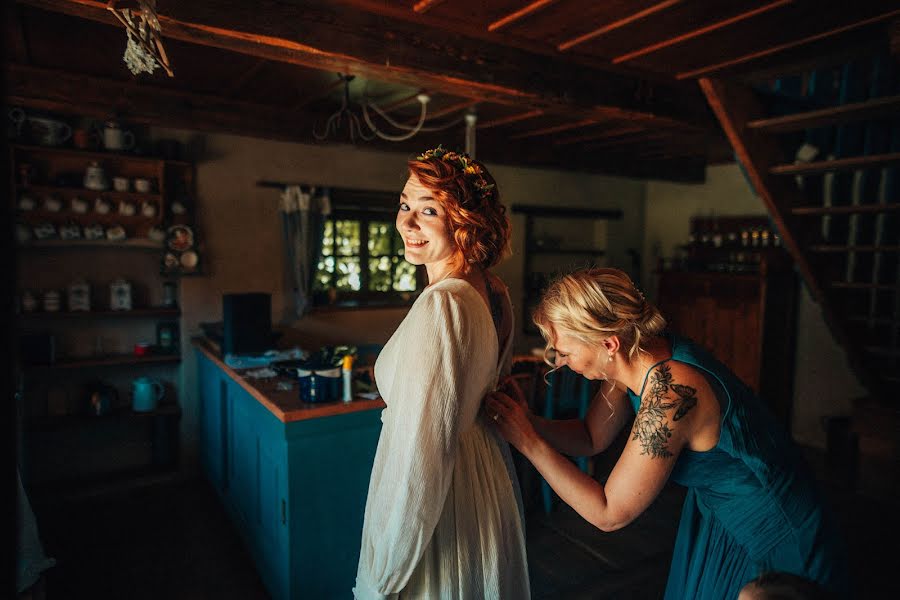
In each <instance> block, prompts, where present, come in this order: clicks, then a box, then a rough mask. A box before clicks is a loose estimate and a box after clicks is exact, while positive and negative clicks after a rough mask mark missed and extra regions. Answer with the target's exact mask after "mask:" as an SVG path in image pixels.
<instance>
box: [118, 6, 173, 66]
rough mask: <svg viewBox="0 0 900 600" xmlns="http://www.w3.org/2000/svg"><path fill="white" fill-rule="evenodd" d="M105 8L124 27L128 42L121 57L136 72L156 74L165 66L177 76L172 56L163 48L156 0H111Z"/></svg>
mask: <svg viewBox="0 0 900 600" xmlns="http://www.w3.org/2000/svg"><path fill="white" fill-rule="evenodd" d="M106 8H107V9H108V10H109V11H110V12H112V13H113V14H114V15H116V18H117V19H119V21H120V22H121V23H122V25H124V26H125V31H126V32H127V34H128V44H127V45H126V46H125V55H124V56H123V57H122V59H123V60H124V61H125V64H126V65H127V66H128V69H129V70H130V71H131V72H132V73H134V74H135V75H137V74H139V73H153V71H155V70H156V68H157V67H162V68H163V69H165V71H166V73H168V75H169V77H174V76H175V74H174V73H173V72H172V69H171V67H170V66H169V57H168V56H166V50H165V48H163V44H162V39H161V38H160V32H161V31H162V28H161V27H160V25H159V19H158V18H157V16H156V0H110V2H109V4H107V5H106Z"/></svg>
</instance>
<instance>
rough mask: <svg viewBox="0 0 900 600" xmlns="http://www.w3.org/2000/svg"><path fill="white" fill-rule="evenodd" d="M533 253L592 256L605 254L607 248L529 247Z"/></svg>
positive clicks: (529, 250)
mask: <svg viewBox="0 0 900 600" xmlns="http://www.w3.org/2000/svg"><path fill="white" fill-rule="evenodd" d="M528 252H530V253H531V254H590V255H592V256H604V255H605V254H606V250H600V249H599V248H555V249H554V248H541V247H538V246H535V247H532V248H529V249H528Z"/></svg>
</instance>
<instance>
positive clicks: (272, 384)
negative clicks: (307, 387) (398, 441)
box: [191, 337, 385, 423]
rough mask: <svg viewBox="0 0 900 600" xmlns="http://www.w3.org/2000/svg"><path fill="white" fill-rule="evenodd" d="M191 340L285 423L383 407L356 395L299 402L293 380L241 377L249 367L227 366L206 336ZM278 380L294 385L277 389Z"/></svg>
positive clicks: (381, 401)
mask: <svg viewBox="0 0 900 600" xmlns="http://www.w3.org/2000/svg"><path fill="white" fill-rule="evenodd" d="M191 343H192V344H193V345H194V346H195V347H196V348H197V349H198V350H199V351H200V352H202V353H203V354H204V355H205V356H206V357H207V358H209V359H210V360H211V361H213V362H214V363H215V364H216V365H217V366H218V367H219V368H220V369H222V371H223V372H225V373H227V374H228V376H229V377H231V378H232V379H234V380H235V381H236V382H237V383H238V384H239V385H240V386H241V387H242V388H244V389H245V390H247V392H248V393H249V394H250V395H251V396H253V397H254V398H256V399H257V400H258V401H259V402H260V404H262V405H263V406H265V407H266V408H268V409H269V411H270V412H271V413H272V414H273V415H275V416H276V417H278V419H279V420H281V421H283V422H285V423H289V422H292V421H303V420H305V419H318V418H320V417H331V416H334V415H343V414H347V413H353V412H357V411H361V410H375V409H382V408H384V407H385V404H384V401H383V400H381V399H378V400H364V399H362V398H359V399H356V400H353V401H352V402H321V403H315V404H311V403H309V402H301V401H300V397H299V396H300V394H299V392H298V387H297V382H296V381H293V380H290V379H288V378H285V377H272V378H271V379H244V377H243V376H241V373H242V372H244V371H249V370H251V369H232V368H231V367H229V366H228V365H226V364H225V363H224V362H223V360H222V358H221V357H220V355H219V353H218V352H217V351H215V350H214V349H213V347H212V346H211V345H210V344H209V342H208V341H207V340H206V338H202V337H201V338H194V339H192V340H191ZM280 381H292V382H293V384H294V387H293V389H292V390H288V391H282V390H278V389H276V386H277V385H278V382H280Z"/></svg>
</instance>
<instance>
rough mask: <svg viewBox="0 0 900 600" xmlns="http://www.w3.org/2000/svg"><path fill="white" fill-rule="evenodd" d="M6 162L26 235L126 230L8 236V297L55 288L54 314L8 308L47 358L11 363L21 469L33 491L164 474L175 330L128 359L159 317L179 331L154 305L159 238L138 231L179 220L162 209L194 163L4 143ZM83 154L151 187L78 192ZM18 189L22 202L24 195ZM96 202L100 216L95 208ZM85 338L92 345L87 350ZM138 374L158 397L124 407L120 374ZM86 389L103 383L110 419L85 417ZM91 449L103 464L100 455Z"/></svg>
mask: <svg viewBox="0 0 900 600" xmlns="http://www.w3.org/2000/svg"><path fill="white" fill-rule="evenodd" d="M11 159H12V165H11V166H12V169H11V171H10V172H11V174H12V178H13V180H12V182H11V186H10V189H11V191H12V194H11V196H10V198H11V203H12V206H11V208H12V210H13V211H14V213H15V216H16V221H17V224H18V225H19V229H21V230H26V231H27V230H28V229H31V230H32V231H33V230H34V228H35V227H37V226H38V225H40V224H41V223H51V224H53V225H55V226H56V227H61V226H62V225H65V224H70V225H71V224H74V225H78V226H79V227H80V228H81V230H82V231H84V228H86V227H88V226H90V225H101V226H103V227H104V228H106V227H110V226H113V225H119V226H121V227H123V228H124V229H125V231H126V239H122V240H110V239H106V238H104V239H91V240H89V239H86V238H84V236H83V235H82V237H80V238H78V239H59V238H58V237H56V238H52V239H38V236H36V235H32V236H31V237H30V239H26V238H27V237H28V236H26V235H23V236H21V237H19V241H18V245H17V247H16V254H17V261H18V269H17V273H18V278H19V281H18V282H17V288H18V291H19V293H20V294H21V293H22V292H23V291H24V290H29V291H31V292H32V293H33V294H34V295H36V296H37V297H38V298H40V296H41V294H42V293H43V292H46V291H47V290H54V289H55V290H60V291H61V292H62V293H61V307H60V310H58V311H45V310H35V311H31V312H20V314H19V315H18V321H19V330H20V333H21V334H22V335H23V336H24V335H29V336H46V337H47V338H49V339H52V340H53V344H52V347H54V348H55V349H56V351H55V354H56V355H57V356H50V357H49V360H46V361H43V360H34V361H32V362H31V363H30V364H25V363H24V360H23V364H22V368H21V370H20V373H21V375H20V377H21V379H20V386H19V387H20V392H21V393H20V397H21V400H20V406H19V413H20V419H19V425H20V428H21V430H22V444H23V454H24V455H25V456H24V459H25V463H24V464H23V475H25V476H26V477H27V478H28V479H29V480H30V482H31V483H32V484H34V485H36V486H38V487H41V488H46V489H66V488H72V489H74V488H75V487H80V484H82V483H84V482H85V481H91V482H94V483H93V484H92V485H94V487H96V486H98V485H101V486H102V485H105V484H112V483H114V482H122V481H124V480H127V479H128V478H134V479H137V478H140V477H142V476H143V475H144V474H147V473H152V474H164V473H174V472H175V471H176V469H177V463H178V453H177V449H178V443H177V442H178V434H177V430H178V422H179V420H180V418H181V409H180V407H179V403H178V382H179V381H180V364H181V352H180V350H181V342H180V339H179V337H180V336H176V337H175V340H174V348H172V350H173V351H172V352H169V353H163V352H160V351H158V349H157V350H156V351H153V350H151V352H150V353H149V354H147V355H141V356H139V355H136V354H134V353H133V352H130V350H131V349H132V348H133V347H134V345H135V344H136V343H137V342H139V341H141V342H143V341H154V342H155V341H156V340H155V339H154V338H155V337H156V332H157V330H158V328H159V327H160V326H161V325H163V324H172V325H173V327H174V331H175V332H178V330H179V329H180V326H179V322H180V319H181V310H180V309H179V308H178V307H177V306H162V305H161V304H162V302H163V289H162V288H163V282H164V280H167V279H172V281H173V283H174V277H176V276H177V275H173V276H172V277H167V276H164V275H162V274H161V265H162V262H163V255H164V252H165V251H166V248H165V243H164V241H162V240H161V239H160V238H156V239H151V238H150V237H148V235H149V234H150V233H151V232H152V230H154V229H159V230H161V231H165V228H166V227H168V226H170V225H175V224H185V223H187V222H189V220H190V217H189V215H188V216H186V215H184V214H182V215H174V214H172V212H171V205H172V201H173V200H174V199H179V200H180V201H182V202H188V203H189V200H190V198H189V195H193V193H194V182H195V173H194V166H193V164H191V163H188V162H182V161H168V160H162V159H157V158H151V157H145V156H131V155H127V154H118V153H106V152H89V151H82V150H75V149H70V148H55V147H42V146H27V145H13V146H12V152H11ZM92 161H98V162H100V163H101V164H102V166H103V168H104V171H105V173H106V176H107V178H108V179H109V180H110V181H111V180H112V178H113V177H116V176H120V177H126V178H128V179H135V178H144V179H149V180H151V181H152V182H155V183H154V184H152V185H153V188H152V190H151V191H150V192H137V191H127V192H120V191H114V190H103V191H98V190H90V189H85V188H83V187H79V186H80V185H81V183H82V182H81V181H80V178H81V176H83V174H84V172H85V170H86V168H87V166H88V165H89V164H90V163H91V162H92ZM23 165H27V166H25V167H23ZM79 174H81V175H79ZM23 196H27V197H30V199H31V200H32V202H30V203H29V202H27V201H25V202H23V201H22V197H23ZM50 199H56V200H57V201H58V203H59V205H60V206H59V210H58V211H55V210H46V207H47V206H48V205H49V200H50ZM76 199H80V200H81V201H83V202H86V204H87V210H84V209H83V208H84V207H83V206H82V207H81V208H82V210H80V211H79V210H76V204H77V202H76ZM100 201H102V202H104V203H106V204H107V206H108V207H109V208H110V210H109V212H106V213H100V212H98V211H96V210H95V203H97V202H100ZM123 202H128V203H131V204H133V205H134V208H135V214H133V215H125V214H121V213H120V209H119V205H120V204H121V203H123ZM146 205H152V206H153V210H148V213H146V214H145V213H144V212H142V210H141V209H142V207H143V206H146ZM18 233H21V231H19V232H18ZM120 278H124V279H126V280H127V281H128V282H129V283H130V284H131V293H132V306H133V307H134V308H132V309H130V310H112V309H111V303H112V302H111V298H110V294H111V293H110V291H109V287H108V284H109V283H111V282H112V281H114V280H116V279H120ZM78 279H84V280H86V281H88V282H89V284H90V287H91V302H90V304H91V310H89V311H70V310H67V308H68V307H67V302H66V296H65V291H64V290H65V289H66V288H67V287H68V285H69V284H70V283H72V281H73V280H78ZM39 304H40V302H39ZM23 339H24V338H23ZM94 340H99V341H102V343H97V344H96V347H95V345H94V343H93V341H94ZM24 357H25V355H23V359H24ZM40 363H45V364H40ZM139 376H144V377H151V378H154V379H157V380H159V381H161V382H162V383H163V385H164V387H165V390H166V393H165V396H164V398H163V399H162V400H161V402H160V405H159V407H158V408H157V409H156V410H154V411H151V412H147V413H135V412H133V411H132V410H131V408H130V405H131V402H130V399H131V381H133V380H134V378H136V377H139ZM97 384H103V385H106V386H110V387H111V388H113V389H114V390H115V398H117V400H116V401H114V405H113V406H112V407H111V409H112V410H111V412H110V413H109V414H106V415H103V416H89V415H88V411H87V408H88V406H89V405H88V401H87V396H88V395H89V392H90V390H91V389H92V386H94V385H97ZM107 446H108V447H107ZM98 454H99V455H105V456H108V460H106V461H100V460H99V459H98Z"/></svg>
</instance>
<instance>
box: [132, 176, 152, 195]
mask: <svg viewBox="0 0 900 600" xmlns="http://www.w3.org/2000/svg"><path fill="white" fill-rule="evenodd" d="M134 191H136V192H140V193H142V194H146V193H147V192H149V191H150V180H149V179H144V178H143V177H138V178H137V179H135V180H134Z"/></svg>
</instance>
